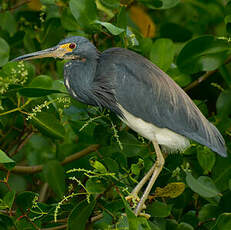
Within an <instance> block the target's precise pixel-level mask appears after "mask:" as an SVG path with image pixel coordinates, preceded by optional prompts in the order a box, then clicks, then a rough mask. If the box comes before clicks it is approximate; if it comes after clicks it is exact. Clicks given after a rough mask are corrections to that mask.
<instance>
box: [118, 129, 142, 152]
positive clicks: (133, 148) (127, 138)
mask: <svg viewBox="0 0 231 230" xmlns="http://www.w3.org/2000/svg"><path fill="white" fill-rule="evenodd" d="M119 140H120V141H121V143H122V146H123V150H118V151H121V152H123V153H124V154H126V156H129V157H132V156H137V154H139V152H142V153H143V150H144V148H145V147H146V146H145V145H144V144H142V143H141V142H139V141H138V140H137V139H136V138H135V136H134V135H132V134H131V133H128V132H121V133H119ZM117 146H118V144H117Z"/></svg>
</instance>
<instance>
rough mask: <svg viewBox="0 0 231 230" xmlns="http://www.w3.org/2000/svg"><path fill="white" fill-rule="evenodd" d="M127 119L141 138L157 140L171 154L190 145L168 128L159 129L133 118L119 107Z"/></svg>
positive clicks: (186, 140) (124, 120)
mask: <svg viewBox="0 0 231 230" xmlns="http://www.w3.org/2000/svg"><path fill="white" fill-rule="evenodd" d="M119 108H120V110H121V111H122V113H123V115H124V117H125V118H126V119H121V120H123V122H124V123H126V124H127V125H128V126H129V127H130V128H131V129H133V130H134V131H136V132H137V133H139V134H140V135H141V136H143V137H145V138H147V139H148V140H150V141H152V140H154V139H155V138H156V140H157V142H158V143H159V144H160V145H162V146H163V147H164V148H166V150H168V151H170V152H175V151H181V150H183V149H185V148H187V147H188V146H189V145H190V142H189V140H188V139H187V138H186V137H184V136H181V135H179V134H177V133H175V132H173V131H171V130H169V129H167V128H159V127H157V126H155V125H153V124H151V123H149V122H146V121H144V120H142V119H141V118H138V117H135V116H133V115H132V114H131V113H129V112H128V111H126V110H125V109H124V108H123V107H122V106H121V105H119Z"/></svg>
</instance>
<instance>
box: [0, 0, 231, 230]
mask: <svg viewBox="0 0 231 230" xmlns="http://www.w3.org/2000/svg"><path fill="white" fill-rule="evenodd" d="M224 2H225V3H224ZM75 35H78V36H85V37H87V38H88V39H89V40H90V41H92V42H93V43H94V44H95V46H96V47H97V48H98V49H99V50H100V51H103V50H106V49H108V48H111V47H123V48H127V49H131V50H133V51H135V52H137V53H140V54H141V55H143V56H145V57H146V58H148V59H149V60H151V61H152V62H153V63H155V64H156V65H157V66H159V67H160V68H161V69H163V70H164V71H165V72H166V73H167V74H168V75H169V76H170V77H171V78H172V79H173V80H175V81H176V82H177V83H178V84H179V85H180V86H181V87H183V88H184V89H185V90H186V91H187V92H188V93H189V94H190V96H191V98H192V99H193V100H194V102H195V103H196V104H197V106H198V107H199V109H200V110H201V111H202V113H203V114H204V115H205V116H206V117H207V118H208V119H209V120H210V121H211V122H212V123H214V124H215V125H216V126H217V127H218V129H219V130H220V131H221V133H222V135H223V136H224V138H225V140H226V144H227V149H228V154H230V149H231V142H230V137H231V77H230V76H231V64H230V61H231V49H230V35H231V1H223V0H185V1H183V0H182V1H180V0H28V1H27V0H25V1H19V0H12V1H7V0H0V164H1V165H0V229H8V230H10V229H17V230H21V229H22V230H24V229H69V230H75V229H78V230H84V229H96V230H104V229H118V230H122V229H130V230H138V229H139V230H183V229H184V230H192V229H198V230H210V229H212V230H229V229H231V206H230V203H231V179H230V178H231V157H230V156H229V157H228V158H222V157H220V156H218V155H217V154H215V153H214V152H212V151H211V150H209V149H208V148H206V147H204V146H201V145H199V144H197V143H192V144H191V146H190V148H189V149H187V150H186V151H184V152H183V153H182V154H171V155H168V156H167V158H166V164H165V167H164V169H163V171H162V172H161V174H160V176H159V178H158V180H157V183H156V184H155V186H154V188H153V189H152V191H151V194H150V196H149V199H148V202H147V203H146V205H147V208H146V210H145V212H146V214H149V215H150V218H149V219H147V218H145V217H147V216H148V215H144V216H141V217H136V216H135V215H134V214H133V212H132V208H133V207H134V206H135V205H136V203H137V201H133V202H131V203H130V204H129V203H128V202H127V201H126V199H125V197H126V196H128V195H129V194H130V192H131V191H132V189H133V188H134V187H135V185H136V184H137V183H138V181H139V180H140V179H141V178H142V177H143V176H144V175H145V173H146V172H147V171H148V169H149V168H150V167H151V166H152V165H153V163H154V161H155V154H154V149H153V147H152V145H151V144H150V143H149V142H148V141H147V140H145V139H144V138H142V137H140V136H139V135H138V134H137V133H135V132H133V131H132V130H130V129H129V128H128V127H126V126H125V125H124V124H123V123H122V122H121V121H120V120H119V119H118V118H117V117H116V116H115V115H114V114H112V113H111V112H110V111H107V110H104V111H101V110H99V109H97V108H94V107H91V106H88V105H84V104H82V103H80V102H78V101H76V100H74V99H73V98H71V97H70V96H69V95H68V93H67V91H66V89H65V86H64V84H63V66H64V63H65V61H62V60H53V59H41V60H34V61H31V62H19V63H14V62H9V61H10V60H11V59H13V58H15V57H17V56H19V55H22V54H25V53H29V52H34V51H38V50H41V49H45V48H48V47H51V46H54V45H56V44H57V43H58V42H59V41H60V40H62V39H63V38H65V37H68V36H75Z"/></svg>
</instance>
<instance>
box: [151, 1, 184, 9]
mask: <svg viewBox="0 0 231 230" xmlns="http://www.w3.org/2000/svg"><path fill="white" fill-rule="evenodd" d="M179 2H180V0H152V1H147V5H148V7H149V8H152V9H160V10H164V9H169V8H172V7H175V6H176V5H177V4H178V3H179Z"/></svg>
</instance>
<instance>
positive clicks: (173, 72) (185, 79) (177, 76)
mask: <svg viewBox="0 0 231 230" xmlns="http://www.w3.org/2000/svg"><path fill="white" fill-rule="evenodd" d="M167 74H168V75H169V76H170V77H171V78H172V79H173V80H174V81H175V82H176V83H177V84H178V85H180V86H181V87H184V86H186V85H188V84H189V83H191V81H192V79H191V77H190V75H188V74H184V73H182V72H180V70H179V69H178V68H177V67H176V66H171V67H170V68H169V69H168V71H167Z"/></svg>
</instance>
